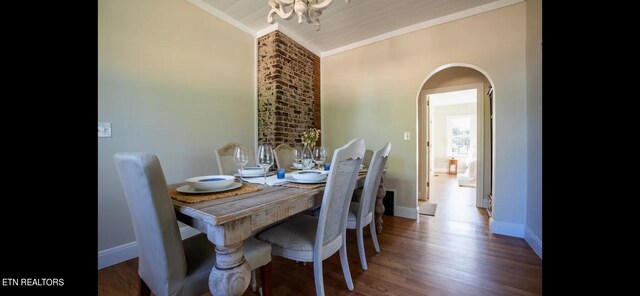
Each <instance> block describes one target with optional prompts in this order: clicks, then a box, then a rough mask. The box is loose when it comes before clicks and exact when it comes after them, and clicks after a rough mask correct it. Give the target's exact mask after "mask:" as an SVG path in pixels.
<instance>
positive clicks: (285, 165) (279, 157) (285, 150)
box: [273, 143, 294, 169]
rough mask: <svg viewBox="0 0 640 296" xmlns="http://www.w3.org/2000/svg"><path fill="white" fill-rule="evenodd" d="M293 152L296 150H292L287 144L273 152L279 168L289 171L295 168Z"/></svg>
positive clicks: (281, 145)
mask: <svg viewBox="0 0 640 296" xmlns="http://www.w3.org/2000/svg"><path fill="white" fill-rule="evenodd" d="M293 150H294V148H291V146H289V145H288V144H285V143H282V144H280V145H278V146H276V148H275V149H273V152H274V154H275V155H276V164H277V165H278V168H282V169H289V168H290V167H291V166H293V163H294V160H293Z"/></svg>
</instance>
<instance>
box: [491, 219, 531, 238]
mask: <svg viewBox="0 0 640 296" xmlns="http://www.w3.org/2000/svg"><path fill="white" fill-rule="evenodd" d="M489 228H490V229H491V232H492V233H495V234H502V235H508V236H515V237H520V238H523V237H524V224H516V223H509V222H500V221H495V220H494V219H493V217H491V218H489Z"/></svg>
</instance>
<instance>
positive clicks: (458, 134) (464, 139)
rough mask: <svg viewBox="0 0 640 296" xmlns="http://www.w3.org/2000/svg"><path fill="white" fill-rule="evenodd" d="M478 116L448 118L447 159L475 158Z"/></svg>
mask: <svg viewBox="0 0 640 296" xmlns="http://www.w3.org/2000/svg"><path fill="white" fill-rule="evenodd" d="M475 121H476V116H475V115H473V114H469V115H453V116H447V122H446V129H447V145H446V149H447V157H455V158H466V157H469V156H473V155H472V154H473V150H474V149H475V142H476V139H475V137H476V122H475Z"/></svg>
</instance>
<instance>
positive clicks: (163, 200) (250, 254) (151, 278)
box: [113, 153, 271, 295]
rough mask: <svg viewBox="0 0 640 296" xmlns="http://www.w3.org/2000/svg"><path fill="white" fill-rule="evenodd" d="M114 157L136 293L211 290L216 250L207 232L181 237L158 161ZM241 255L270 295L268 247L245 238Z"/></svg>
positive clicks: (142, 156)
mask: <svg viewBox="0 0 640 296" xmlns="http://www.w3.org/2000/svg"><path fill="white" fill-rule="evenodd" d="M113 158H114V160H115V163H116V170H117V172H118V175H119V177H120V183H121V184H122V189H123V191H124V195H125V197H126V200H127V204H128V205H129V213H130V214H131V220H132V222H133V230H134V233H135V236H136V242H137V245H138V253H139V260H138V275H139V276H140V295H150V292H151V291H153V293H154V294H155V295H201V294H203V293H206V292H207V291H209V288H208V282H209V274H210V272H211V268H212V267H213V265H214V264H215V254H214V248H215V246H214V245H213V244H212V243H211V242H209V241H208V240H207V237H206V235H205V234H198V235H195V236H193V237H190V238H188V239H186V240H184V241H183V240H182V238H181V237H180V231H179V229H178V222H177V220H176V215H175V212H174V209H173V204H172V203H171V200H170V197H169V193H168V191H167V183H166V180H165V177H164V173H163V171H162V167H161V166H160V161H159V160H158V158H157V157H156V156H155V155H153V154H150V153H118V154H116V155H115V156H114V157H113ZM244 257H245V259H246V260H247V262H248V263H249V266H250V268H251V269H252V270H254V269H256V268H260V271H261V274H262V275H263V278H262V288H263V293H265V294H269V293H270V292H271V291H270V281H271V279H270V277H268V275H269V274H270V269H271V246H270V245H269V244H267V243H264V242H261V241H258V240H256V239H255V238H249V239H247V240H245V242H244ZM265 275H266V276H265Z"/></svg>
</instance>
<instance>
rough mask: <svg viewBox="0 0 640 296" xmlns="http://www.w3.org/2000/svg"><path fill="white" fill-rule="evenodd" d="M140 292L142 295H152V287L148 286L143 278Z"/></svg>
mask: <svg viewBox="0 0 640 296" xmlns="http://www.w3.org/2000/svg"><path fill="white" fill-rule="evenodd" d="M139 293H140V296H151V289H149V286H147V283H145V282H144V281H143V280H142V279H140V290H139Z"/></svg>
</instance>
